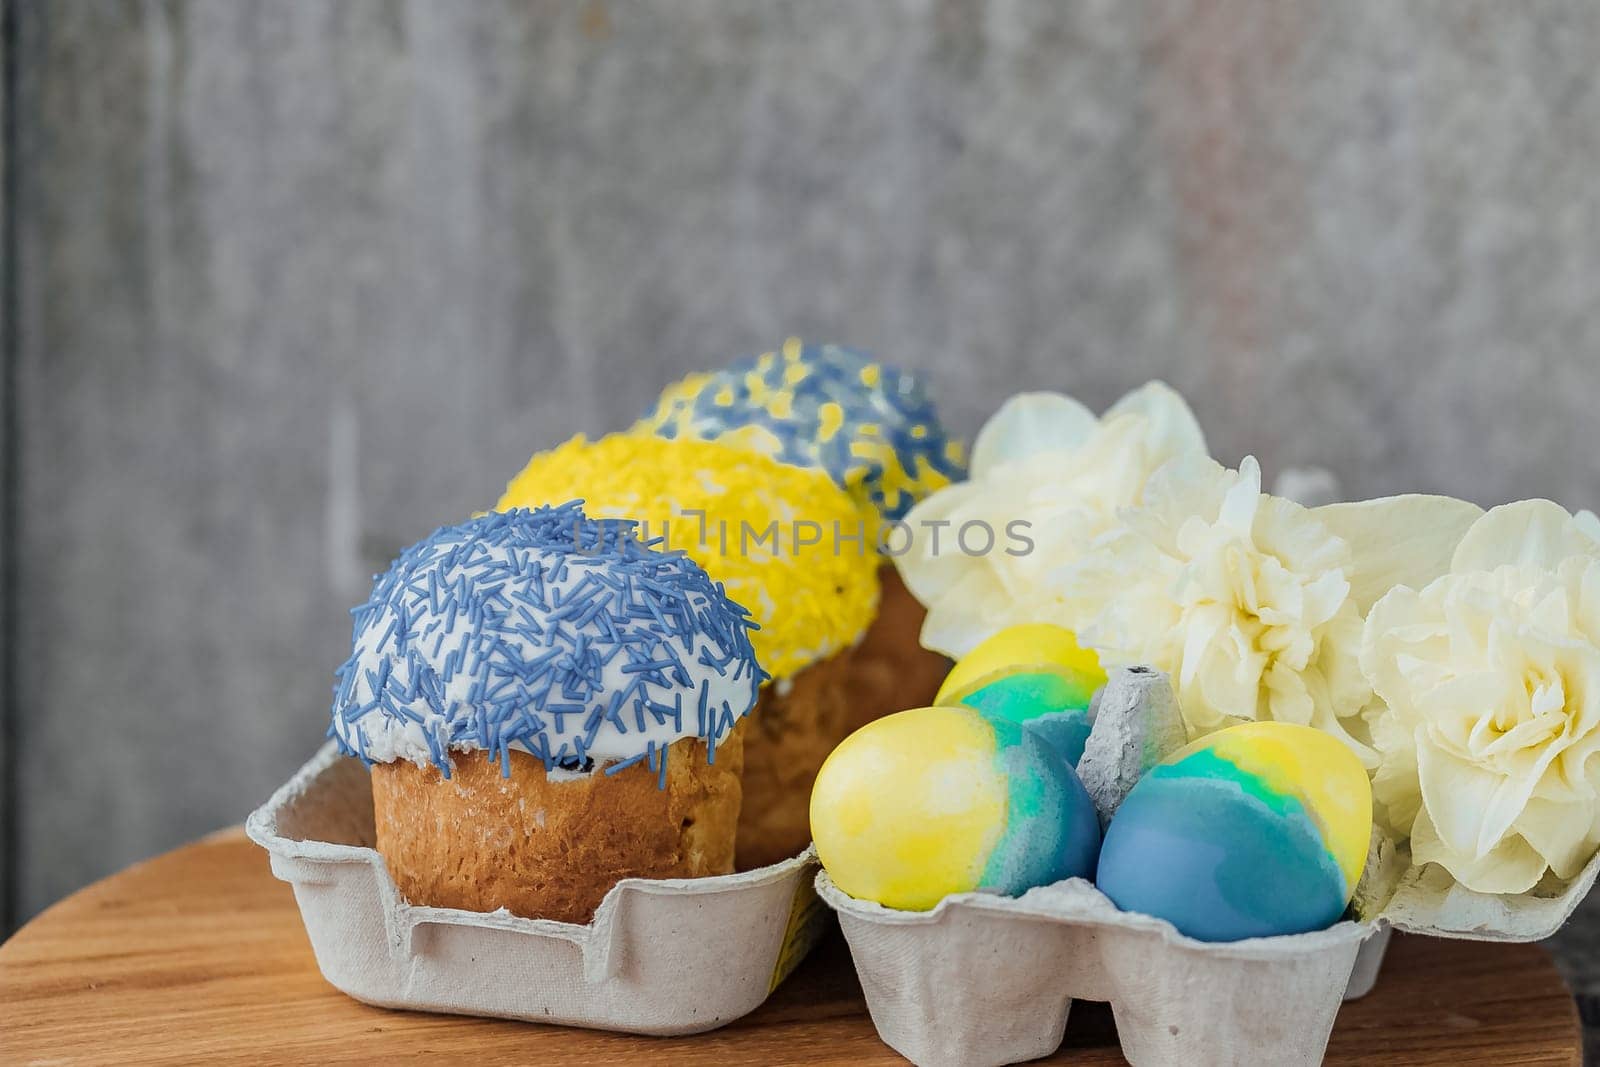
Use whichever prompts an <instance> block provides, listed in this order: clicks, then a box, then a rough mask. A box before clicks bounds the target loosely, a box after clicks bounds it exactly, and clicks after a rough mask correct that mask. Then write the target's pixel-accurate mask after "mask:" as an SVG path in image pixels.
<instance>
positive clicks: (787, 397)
mask: <svg viewBox="0 0 1600 1067" xmlns="http://www.w3.org/2000/svg"><path fill="white" fill-rule="evenodd" d="M785 377H788V375H785ZM802 377H803V375H802ZM767 411H768V412H769V413H770V414H771V415H772V417H773V418H775V419H787V418H788V417H789V416H790V415H792V414H794V394H793V393H790V392H781V393H773V394H772V396H771V397H769V398H768V399H767Z"/></svg>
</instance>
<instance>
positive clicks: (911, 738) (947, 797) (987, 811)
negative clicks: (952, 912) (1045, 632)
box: [811, 707, 1100, 911]
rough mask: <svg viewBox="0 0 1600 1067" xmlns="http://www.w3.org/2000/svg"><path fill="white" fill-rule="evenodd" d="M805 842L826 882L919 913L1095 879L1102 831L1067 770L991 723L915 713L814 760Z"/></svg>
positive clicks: (1034, 740) (1027, 738) (971, 713)
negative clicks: (957, 897)
mask: <svg viewBox="0 0 1600 1067" xmlns="http://www.w3.org/2000/svg"><path fill="white" fill-rule="evenodd" d="M811 835H812V838H813V840H815V842H816V846H817V855H818V856H819V857H820V858H821V860H822V865H823V867H824V868H825V869H826V870H827V872H828V874H829V876H830V877H831V878H832V879H833V881H834V884H835V885H837V886H838V887H839V888H840V889H841V890H843V891H844V892H846V893H848V894H850V895H851V896H853V897H856V898H858V899H863V900H875V901H877V902H878V903H880V904H883V905H885V906H886V907H891V908H901V909H906V910H913V911H924V910H927V909H929V908H931V907H933V906H934V905H935V904H937V903H938V902H939V901H940V900H942V899H943V898H944V897H945V896H946V895H948V894H950V893H965V892H970V891H973V890H988V891H992V892H997V893H1005V894H1017V893H1021V892H1024V891H1026V890H1027V889H1030V888H1032V887H1033V886H1037V885H1048V884H1049V883H1051V882H1058V881H1061V880H1063V879H1066V878H1074V877H1078V878H1089V877H1092V876H1093V874H1094V863H1095V855H1096V853H1097V852H1098V851H1099V847H1100V825H1099V822H1098V820H1097V819H1096V817H1095V810H1094V804H1093V802H1092V801H1090V799H1089V795H1088V793H1086V792H1084V788H1083V785H1082V783H1080V782H1079V781H1078V776H1077V775H1076V774H1075V773H1074V772H1073V770H1072V768H1071V767H1070V766H1068V765H1067V763H1066V762H1065V761H1064V760H1063V759H1062V758H1061V756H1060V754H1059V753H1057V752H1056V751H1055V749H1053V748H1052V747H1051V746H1050V745H1049V744H1047V743H1046V742H1045V741H1043V740H1041V739H1040V738H1038V737H1036V736H1034V735H1033V734H1031V733H1029V732H1027V731H1025V730H1023V728H1022V727H1021V726H1019V725H1018V724H1016V723H1014V722H1010V721H1008V720H1006V719H1005V718H1002V717H1000V716H996V715H992V714H988V713H985V712H980V711H977V710H975V709H972V708H966V707H943V708H915V709H912V710H911V711H902V712H899V713H897V714H894V715H889V716H887V717H885V718H882V719H878V720H877V721H875V722H872V723H869V724H868V725H866V726H864V727H862V728H861V729H860V730H857V731H856V732H855V733H853V734H851V735H850V736H849V737H847V738H845V740H844V741H843V743H841V744H840V745H839V747H838V748H836V749H834V751H833V754H832V755H830V756H829V757H828V760H827V762H826V763H824V764H823V765H822V770H821V771H820V772H818V774H817V781H816V785H815V786H814V787H813V789H812V793H811Z"/></svg>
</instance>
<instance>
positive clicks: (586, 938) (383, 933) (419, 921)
mask: <svg viewBox="0 0 1600 1067" xmlns="http://www.w3.org/2000/svg"><path fill="white" fill-rule="evenodd" d="M245 829H246V832H247V833H248V834H249V835H250V838H251V839H252V840H254V841H255V842H256V843H257V844H259V845H261V846H262V847H263V848H265V849H266V850H267V852H268V853H270V855H271V857H272V872H273V874H275V875H277V876H278V877H279V878H281V879H282V880H284V881H285V882H288V883H289V884H290V885H292V886H293V887H294V894H295V899H296V900H297V901H298V903H299V905H300V914H301V917H302V919H303V920H304V922H305V927H306V933H307V934H308V935H309V937H310V939H311V947H312V949H313V951H314V952H315V953H316V958H317V965H318V966H319V967H320V968H321V969H322V973H323V975H324V977H326V978H327V979H328V981H329V982H330V983H332V984H333V985H334V986H335V987H336V988H338V989H340V990H342V991H343V992H345V993H348V994H349V995H350V996H352V997H355V998H356V999H357V1000H362V1001H365V1002H367V1003H369V1004H376V1005H379V1006H381V1007H388V1008H410V1009H416V1010H420V1011H438V1012H450V1013H456V1014H468V1015H490V1016H499V1017H503V1018H509V1019H524V1020H528V1021H532V1022H542V1023H560V1024H563V1025H567V1026H583V1027H593V1028H598V1029H605V1030H620V1031H626V1032H632V1033H641V1034H658V1035H669V1034H691V1033H698V1032H700V1031H703V1030H711V1029H714V1028H716V1027H718V1026H722V1025H724V1024H726V1023H728V1022H731V1021H733V1020H734V1019H737V1018H739V1017H740V1016H742V1015H745V1014H747V1013H749V1012H750V1011H752V1010H753V1009H754V1008H756V1007H757V1006H758V1005H759V1004H760V1003H761V1002H762V1001H764V1000H765V999H766V998H767V995H768V993H769V992H771V990H773V989H774V988H776V987H777V985H778V983H779V982H781V981H782V980H783V979H784V978H785V977H787V976H788V974H789V972H790V971H792V970H793V969H794V967H795V965H796V964H798V963H799V962H800V960H801V959H803V958H804V956H805V954H806V953H807V952H808V951H809V950H810V948H811V946H812V944H814V943H815V941H816V939H817V937H818V936H819V934H820V933H821V930H822V929H823V927H824V926H825V924H826V919H827V912H826V909H824V908H823V907H822V906H821V905H820V904H819V903H818V901H817V898H816V894H815V892H814V891H813V889H812V876H813V874H814V872H815V871H816V859H815V854H814V853H812V852H810V851H807V852H806V853H804V854H802V855H800V856H797V857H795V858H793V859H790V860H785V861H784V862H782V863H778V864H774V865H773V866H770V867H763V868H760V869H759V870H754V871H749V872H745V873H740V874H733V875H726V876H722V877H715V878H683V879H659V880H655V879H643V878H630V879H625V880H624V881H622V882H620V883H618V884H617V886H616V887H615V888H614V889H612V890H611V892H610V893H608V894H606V897H605V899H604V900H603V901H602V902H601V904H600V907H599V909H598V911H597V912H596V913H595V917H594V921H593V922H591V923H589V924H588V925H584V926H579V925H576V924H572V923H562V922H555V921H553V920H548V919H523V918H519V917H517V916H514V915H511V914H510V913H508V912H505V911H503V910H502V911H499V912H495V913H492V914H485V913H481V912H470V911H461V910H458V909H453V908H432V907H422V906H418V905H413V904H410V903H407V902H406V901H405V900H404V899H403V898H402V897H401V896H400V893H399V891H398V890H397V889H396V888H395V884H394V880H393V879H392V878H391V877H390V875H389V872H388V869H387V867H386V866H385V864H384V861H383V857H382V856H380V855H379V854H378V853H377V851H376V850H374V848H373V847H372V844H373V839H374V833H373V813H372V793H371V787H370V783H369V780H368V772H367V769H366V768H365V767H364V766H362V764H361V763H360V762H359V761H357V760H355V759H351V758H349V757H346V756H342V755H340V754H339V752H338V750H337V749H336V748H335V747H334V746H333V745H332V744H329V745H326V746H324V747H323V748H322V750H321V751H319V752H318V753H317V754H316V756H314V757H313V758H312V759H311V761H310V762H309V763H307V764H306V765H305V766H304V767H302V768H301V769H300V771H299V772H298V773H296V774H295V776H294V777H293V778H292V779H290V781H289V782H288V783H287V784H286V785H284V786H283V787H282V788H281V789H279V790H278V791H277V792H276V793H275V794H273V796H272V799H270V800H268V801H267V803H266V804H264V805H263V806H262V807H261V808H259V809H257V810H256V811H255V812H253V813H252V814H251V815H250V817H249V819H248V820H247V821H246V823H245Z"/></svg>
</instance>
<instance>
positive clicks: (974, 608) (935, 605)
mask: <svg viewBox="0 0 1600 1067" xmlns="http://www.w3.org/2000/svg"><path fill="white" fill-rule="evenodd" d="M1014 606H1015V601H1014V600H1013V599H1012V598H1011V597H1010V596H1008V595H1007V594H1006V591H1005V589H1004V588H1003V587H1002V586H1001V584H1000V583H999V581H998V580H997V579H996V578H995V576H994V573H993V572H992V571H991V570H989V568H987V567H969V568H968V569H967V570H966V571H965V572H963V574H962V576H961V578H960V580H959V581H957V582H956V583H955V584H954V585H953V586H951V587H950V588H949V589H947V590H945V592H944V594H943V595H942V596H941V597H940V598H939V599H937V600H934V601H930V602H927V607H928V616H927V618H925V619H924V620H923V621H922V634H921V637H920V641H921V643H922V647H923V648H929V649H932V650H933V651H935V652H941V653H943V654H944V655H946V656H949V657H950V658H951V659H959V658H961V657H962V656H964V655H966V654H967V653H968V652H970V651H972V649H973V648H974V647H975V646H976V645H977V644H978V642H980V641H982V640H983V639H984V638H986V637H988V636H990V635H991V634H993V633H996V632H998V631H999V630H1002V629H1004V628H1005V627H1006V626H1008V625H1010V624H1011V623H1013V622H1043V621H1045V620H1043V619H1024V618H1016V617H1014V614H1013V609H1014Z"/></svg>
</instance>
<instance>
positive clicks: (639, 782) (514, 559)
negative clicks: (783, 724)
mask: <svg viewBox="0 0 1600 1067" xmlns="http://www.w3.org/2000/svg"><path fill="white" fill-rule="evenodd" d="M353 614H354V616H355V623H354V629H353V635H352V645H353V650H352V652H351V655H350V658H349V659H348V660H347V661H346V662H345V663H344V664H343V665H342V666H341V667H340V668H339V669H338V672H337V678H338V685H337V687H336V690H335V698H334V703H333V710H332V725H331V727H330V729H329V733H330V735H331V736H332V737H333V738H334V739H335V741H336V742H337V743H338V745H339V747H340V748H341V749H342V750H343V751H345V752H346V753H347V754H350V755H354V756H357V757H359V758H360V759H362V760H363V761H364V762H366V763H368V764H369V765H370V766H371V768H372V774H371V779H372V794H373V808H374V816H375V825H376V845H377V850H378V852H379V853H380V854H381V855H382V856H383V858H384V862H385V864H386V865H387V867H388V870H389V873H390V874H391V876H393V878H394V881H395V884H396V886H397V887H398V888H399V890H400V892H401V894H402V895H403V896H404V897H405V898H406V899H407V900H409V901H411V902H412V903H413V904H427V905H432V906H437V907H452V908H463V909H467V910H471V911H495V910H497V909H501V908H504V909H506V910H508V911H510V912H511V913H512V914H515V915H520V916H524V917H528V918H543V919H555V920H559V921H564V922H573V923H584V922H588V921H589V920H590V918H591V917H592V916H593V914H594V910H595V908H596V907H598V906H599V904H600V901H601V900H602V899H603V898H604V897H605V895H606V893H607V892H609V891H610V890H611V888H612V887H613V886H614V885H616V883H617V882H618V881H620V880H621V879H623V878H629V877H642V878H670V877H701V876H708V875H717V874H728V873H731V872H732V870H733V863H734V840H735V831H736V826H737V822H738V817H739V809H740V803H741V797H742V790H741V785H740V778H741V771H742V762H743V760H742V755H743V753H742V742H743V735H744V732H745V731H744V729H743V724H744V721H745V717H746V715H747V714H748V713H749V711H750V709H751V708H752V707H753V706H754V705H755V701H756V694H757V689H758V686H759V685H760V684H761V682H762V680H763V679H764V677H765V675H764V673H763V672H762V670H761V668H760V667H759V666H758V664H757V660H756V655H755V651H754V649H753V647H752V646H751V643H750V632H751V630H752V627H753V625H754V624H753V623H752V621H751V620H750V618H749V616H748V614H747V613H746V612H745V610H744V609H743V608H742V607H740V606H739V605H737V604H736V603H734V602H733V601H731V600H730V599H729V598H728V596H727V595H726V593H725V592H724V591H723V589H722V587H721V586H719V585H717V584H716V583H714V582H713V581H712V580H711V578H710V577H709V576H708V575H707V574H706V572H705V570H704V569H703V568H702V567H701V566H700V565H699V564H697V563H695V562H694V561H693V560H692V559H690V558H689V557H687V556H686V555H684V554H683V553H681V552H669V551H663V550H662V549H661V548H660V546H659V545H655V544H652V543H649V542H647V541H645V540H643V539H642V538H641V537H640V535H639V531H638V530H637V529H636V527H635V524H633V523H632V522H627V521H616V520H605V521H602V520H597V519H595V518H592V517H590V516H589V515H587V514H585V512H584V511H583V510H582V508H581V507H580V504H579V503H578V502H566V503H563V504H560V505H558V506H550V507H540V508H535V509H514V510H509V511H505V512H500V513H493V514H489V515H485V516H481V517H479V518H475V519H471V520H469V521H467V522H464V523H460V524H457V525H454V526H446V527H443V528H441V529H439V530H438V531H436V532H435V533H434V534H432V535H431V536H430V537H428V538H426V539H425V540H423V541H421V542H419V543H418V544H416V545H413V546H412V547H411V548H409V549H407V550H406V551H405V552H404V553H403V554H401V556H400V557H399V558H398V559H397V560H395V562H394V564H393V565H392V566H391V567H390V568H389V570H388V572H387V573H385V574H383V575H380V576H379V577H378V578H377V580H376V582H375V583H374V586H373V590H372V595H371V597H370V598H369V599H368V600H367V602H366V603H365V604H363V605H362V606H360V607H358V608H356V609H355V611H354V612H353Z"/></svg>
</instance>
